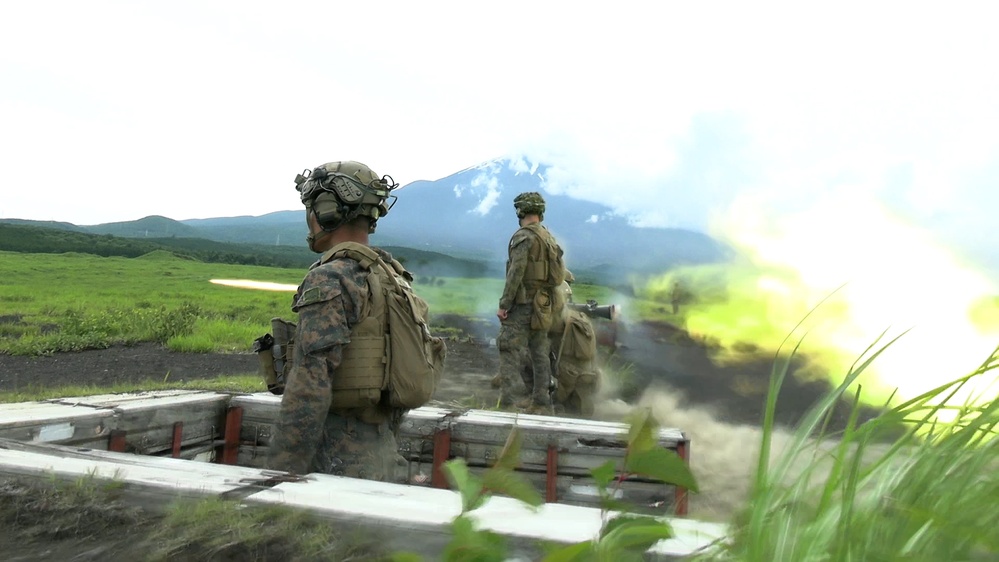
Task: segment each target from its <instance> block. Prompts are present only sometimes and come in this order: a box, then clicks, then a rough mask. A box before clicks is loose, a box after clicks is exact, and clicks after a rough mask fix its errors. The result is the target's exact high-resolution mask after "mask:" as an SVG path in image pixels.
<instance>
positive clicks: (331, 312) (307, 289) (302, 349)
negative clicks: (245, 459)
mask: <svg viewBox="0 0 999 562" xmlns="http://www.w3.org/2000/svg"><path fill="white" fill-rule="evenodd" d="M366 276H367V273H366V272H364V271H363V270H361V268H360V267H359V266H358V264H357V262H355V261H353V260H348V259H337V260H332V261H330V262H327V263H326V264H323V265H320V266H318V267H314V268H313V269H312V270H310V271H309V273H308V274H307V275H306V276H305V279H304V280H303V281H302V285H301V286H300V287H299V291H298V295H297V296H296V298H295V304H294V306H292V309H293V310H295V311H297V312H298V328H297V331H296V333H295V356H294V368H293V369H292V371H291V373H289V375H288V381H287V384H286V386H285V390H284V394H283V395H282V398H281V412H280V414H279V415H278V419H277V421H276V423H275V425H274V436H273V438H272V440H271V458H270V462H269V464H268V466H269V467H270V468H272V469H275V470H284V471H288V472H294V473H296V474H306V473H308V472H310V470H309V469H310V467H311V464H312V458H313V457H314V456H315V453H316V446H317V445H318V443H319V439H320V437H321V436H322V431H323V424H324V421H325V419H326V416H327V414H328V413H329V408H330V403H331V402H332V394H331V388H332V382H331V381H332V377H334V376H335V371H336V369H337V367H339V366H340V363H341V362H342V360H343V346H344V345H345V344H347V343H349V342H350V330H351V328H352V327H353V325H354V324H356V323H357V322H358V321H359V316H360V314H361V312H362V310H363V307H364V304H365V302H366V300H367V282H366Z"/></svg>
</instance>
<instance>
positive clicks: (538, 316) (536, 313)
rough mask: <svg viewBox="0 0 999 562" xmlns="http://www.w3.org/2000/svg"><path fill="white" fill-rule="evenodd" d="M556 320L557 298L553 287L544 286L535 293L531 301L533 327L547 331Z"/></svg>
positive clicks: (533, 328)
mask: <svg viewBox="0 0 999 562" xmlns="http://www.w3.org/2000/svg"><path fill="white" fill-rule="evenodd" d="M554 322H555V299H554V298H553V297H552V291H551V289H548V288H545V287H542V288H540V289H538V290H537V292H536V293H534V301H533V302H532V303H531V329H532V330H543V331H545V332H547V331H548V330H550V329H551V327H552V324H553V323H554Z"/></svg>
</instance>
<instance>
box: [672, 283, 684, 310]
mask: <svg viewBox="0 0 999 562" xmlns="http://www.w3.org/2000/svg"><path fill="white" fill-rule="evenodd" d="M681 300H683V289H681V288H680V282H679V281H674V282H673V288H672V289H671V290H670V292H669V302H670V304H672V305H673V314H678V313H679V312H680V301H681Z"/></svg>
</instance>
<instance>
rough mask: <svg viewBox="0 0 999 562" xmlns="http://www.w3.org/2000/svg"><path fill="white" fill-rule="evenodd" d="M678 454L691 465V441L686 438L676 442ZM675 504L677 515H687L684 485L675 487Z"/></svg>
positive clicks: (674, 509)
mask: <svg viewBox="0 0 999 562" xmlns="http://www.w3.org/2000/svg"><path fill="white" fill-rule="evenodd" d="M676 454H677V455H679V456H680V458H681V459H682V460H683V462H684V463H685V464H687V465H690V442H689V441H687V440H686V439H684V440H681V441H679V442H678V443H677V444H676ZM673 493H674V506H673V512H674V513H675V514H676V515H686V514H687V489H686V488H684V487H683V486H676V487H675V488H674V492H673Z"/></svg>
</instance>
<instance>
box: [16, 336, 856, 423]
mask: <svg viewBox="0 0 999 562" xmlns="http://www.w3.org/2000/svg"><path fill="white" fill-rule="evenodd" d="M438 323H443V324H444V325H446V326H449V327H451V328H454V329H456V330H458V331H460V333H461V334H462V335H461V336H455V337H451V338H450V339H449V341H448V343H447V345H448V356H447V362H446V374H445V377H444V379H443V380H442V383H441V387H440V388H439V389H438V392H437V394H436V395H435V396H434V399H435V401H438V402H445V403H448V402H455V403H461V404H462V405H464V406H471V407H490V406H491V405H493V404H495V402H496V400H497V399H498V395H497V392H496V390H495V389H493V388H491V386H490V385H489V381H490V379H491V378H492V377H493V376H494V375H495V373H496V371H497V367H498V364H499V352H498V351H497V349H496V347H495V345H494V343H493V342H494V341H495V336H496V331H497V330H498V325H496V323H495V322H494V321H492V322H491V321H490V320H489V319H483V318H478V319H468V318H462V317H457V316H449V317H444V318H441V319H438ZM598 332H599V333H600V336H601V338H602V340H603V342H604V343H605V344H608V345H604V346H602V348H601V355H602V358H603V360H604V361H605V365H606V369H605V370H606V371H607V372H608V373H609V376H610V377H612V378H614V379H617V380H618V382H617V383H616V385H615V386H616V388H615V389H614V391H613V393H612V394H611V395H610V396H608V398H612V399H620V400H623V401H625V402H633V401H635V400H636V399H638V398H639V397H640V395H641V394H642V392H643V391H644V390H645V389H646V388H648V387H649V386H656V387H659V388H661V389H663V391H664V392H667V393H673V394H675V395H676V396H678V397H680V401H681V402H682V403H685V404H690V405H697V406H704V407H707V408H708V409H709V410H710V411H712V412H713V413H714V415H715V416H716V417H717V418H718V419H719V420H722V421H725V422H727V423H735V424H747V425H754V426H755V425H759V423H760V420H761V419H762V415H763V407H764V404H765V399H766V390H767V384H768V380H769V376H770V373H771V368H772V357H771V356H770V355H767V354H763V353H754V352H753V350H752V349H747V350H744V353H743V354H742V358H743V360H742V361H741V362H740V363H738V364H732V365H718V364H716V362H715V361H713V360H712V354H713V350H712V348H711V346H710V345H709V344H707V343H705V342H703V341H698V340H695V339H694V338H692V337H690V336H689V335H688V334H687V333H686V332H685V331H683V330H682V329H680V328H678V327H676V326H673V325H671V324H668V323H665V322H663V323H649V322H645V323H638V324H632V325H629V324H626V323H623V322H619V323H616V324H613V325H612V324H610V323H609V322H604V321H602V320H601V321H599V322H598ZM255 372H257V358H256V356H255V355H254V354H253V353H251V352H249V351H247V352H245V353H234V354H222V353H175V352H172V351H169V350H168V349H166V348H164V347H162V346H160V345H157V344H152V343H141V344H137V345H132V346H127V347H125V346H115V347H112V348H109V349H98V350H87V351H80V352H73V353H57V354H54V355H52V356H45V357H21V356H10V355H2V354H0V391H7V392H9V391H17V390H25V389H27V388H30V387H58V386H68V385H75V386H88V385H101V386H103V385H112V384H117V383H125V382H142V381H148V380H152V381H167V382H169V381H177V382H180V381H188V380H195V379H207V378H213V377H217V376H219V375H231V374H249V373H255ZM828 388H829V386H828V384H827V383H825V382H819V381H802V380H798V379H797V378H794V377H789V378H788V379H787V381H786V382H785V384H784V386H783V388H782V391H781V393H780V396H779V401H778V412H777V419H778V421H779V422H780V423H783V424H785V425H788V426H791V425H794V424H795V423H797V422H798V420H800V418H801V416H802V415H803V413H804V412H805V411H806V410H807V409H808V408H809V407H810V406H811V405H812V404H813V403H814V402H815V401H816V399H817V398H818V397H819V396H821V395H822V394H823V393H824V392H826V391H827V390H828ZM845 412H846V410H845V409H844V410H843V415H844V416H845ZM843 419H845V417H844V418H843Z"/></svg>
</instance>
